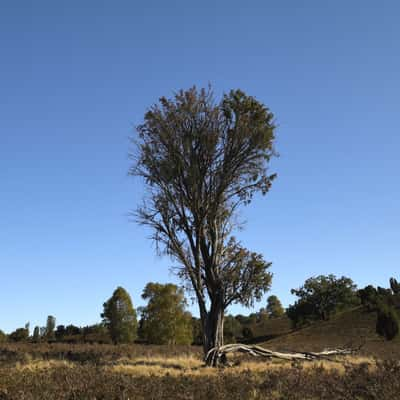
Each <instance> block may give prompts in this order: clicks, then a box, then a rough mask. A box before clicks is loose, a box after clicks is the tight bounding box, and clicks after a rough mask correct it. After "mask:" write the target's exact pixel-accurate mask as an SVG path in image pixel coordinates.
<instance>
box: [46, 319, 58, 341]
mask: <svg viewBox="0 0 400 400" xmlns="http://www.w3.org/2000/svg"><path fill="white" fill-rule="evenodd" d="M55 327H56V319H55V317H53V316H52V315H49V316H48V317H47V322H46V339H47V340H52V339H54V338H55V336H54V329H55Z"/></svg>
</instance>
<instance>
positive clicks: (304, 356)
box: [205, 343, 361, 366]
mask: <svg viewBox="0 0 400 400" xmlns="http://www.w3.org/2000/svg"><path fill="white" fill-rule="evenodd" d="M360 348H361V346H360V347H359V348H356V349H353V348H343V349H331V350H323V351H321V352H284V353H283V352H279V351H272V350H269V349H264V348H263V347H260V346H257V345H245V344H240V343H235V344H226V345H224V346H221V347H219V348H217V347H214V348H213V349H211V350H210V351H209V352H208V353H207V355H206V357H205V362H206V364H207V365H210V366H218V365H220V364H224V363H225V362H226V355H227V354H228V353H235V352H239V353H247V354H250V355H252V356H254V357H265V358H268V359H271V358H279V359H282V360H290V361H293V360H299V361H312V360H331V361H333V359H332V358H331V357H332V356H338V355H349V354H354V353H355V352H357V351H358V350H359V349H360Z"/></svg>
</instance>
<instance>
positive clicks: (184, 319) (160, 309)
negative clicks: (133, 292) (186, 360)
mask: <svg viewBox="0 0 400 400" xmlns="http://www.w3.org/2000/svg"><path fill="white" fill-rule="evenodd" d="M142 297H143V299H144V300H148V304H147V306H146V307H144V308H143V309H142V321H141V332H142V335H143V338H144V339H146V340H147V341H148V342H149V343H154V344H191V343H192V341H193V331H192V315H191V314H190V313H189V312H187V311H185V307H186V301H185V296H184V292H183V290H182V289H180V288H178V287H177V286H176V285H173V284H171V283H169V284H165V285H163V284H160V283H152V282H150V283H148V284H147V285H146V287H145V289H144V291H143V294H142Z"/></svg>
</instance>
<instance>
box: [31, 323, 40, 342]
mask: <svg viewBox="0 0 400 400" xmlns="http://www.w3.org/2000/svg"><path fill="white" fill-rule="evenodd" d="M39 340H40V328H39V327H38V326H35V328H34V329H33V336H32V341H33V342H35V343H37V342H38V341H39Z"/></svg>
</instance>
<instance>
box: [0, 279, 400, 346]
mask: <svg viewBox="0 0 400 400" xmlns="http://www.w3.org/2000/svg"><path fill="white" fill-rule="evenodd" d="M291 292H292V294H294V295H295V296H296V297H297V300H296V301H295V302H294V304H292V305H289V307H288V308H287V309H284V308H283V306H282V304H281V302H280V300H279V299H278V297H277V296H274V295H271V296H269V297H268V299H267V303H266V306H265V307H262V308H260V309H259V311H258V312H253V313H251V314H249V315H236V316H233V315H226V316H225V317H224V321H223V327H224V330H223V340H224V342H228V343H234V342H236V341H248V340H252V339H254V338H255V336H256V332H257V333H258V334H259V333H260V329H263V330H264V331H263V335H268V334H269V332H268V323H267V322H268V321H271V320H274V319H279V318H288V319H289V320H290V321H291V324H292V327H293V328H294V329H298V328H301V327H304V326H306V325H309V324H312V323H315V322H317V321H326V320H329V319H330V318H332V317H333V316H335V315H337V314H338V313H340V312H344V311H346V310H349V309H352V308H355V307H360V306H361V307H363V308H364V309H365V310H366V311H368V312H375V313H376V315H377V319H376V332H377V333H378V334H379V335H381V336H383V337H385V338H386V339H388V340H391V339H393V338H395V337H396V336H397V335H398V333H399V326H400V323H399V310H400V284H399V283H398V282H397V280H396V279H394V278H391V279H390V286H389V287H388V288H382V287H377V288H375V287H374V286H372V285H368V286H366V287H365V288H363V289H359V290H358V289H357V286H356V285H355V284H354V282H353V281H352V280H351V279H350V278H347V277H344V276H342V277H340V278H337V277H336V276H335V275H326V276H325V275H320V276H317V277H311V278H309V279H307V280H306V281H305V282H304V284H303V285H302V286H301V287H299V288H297V289H292V290H291ZM142 298H143V299H144V300H146V301H147V305H146V306H144V307H138V308H137V309H135V308H134V306H133V304H132V300H131V297H130V295H129V293H128V292H127V291H126V290H125V289H124V288H122V287H118V288H117V289H116V290H115V291H114V292H113V294H112V296H111V297H110V298H109V299H108V300H107V301H106V302H105V303H104V304H103V312H102V313H101V318H102V321H101V322H100V323H98V324H95V325H91V326H85V327H78V326H75V325H67V326H64V325H58V326H56V318H55V317H54V316H51V315H49V316H48V317H47V321H46V326H44V327H39V326H36V327H34V329H33V332H32V334H30V325H29V323H27V324H26V325H25V327H23V328H18V329H16V330H15V331H14V332H12V333H11V334H9V335H5V334H4V333H3V332H1V331H0V341H6V340H8V341H11V342H22V341H29V342H33V343H38V342H67V343H88V342H89V343H115V344H121V343H134V342H137V343H148V344H167V345H179V344H180V345H182V344H184V345H190V344H194V345H202V344H203V334H202V326H201V320H200V319H199V318H196V317H194V316H193V315H192V314H191V313H190V312H189V311H188V310H187V305H188V302H187V299H186V298H185V294H184V290H183V288H181V287H178V286H177V285H174V284H172V283H167V284H161V283H154V282H150V283H148V284H147V285H146V287H145V288H144V290H143V293H142ZM263 324H264V325H263Z"/></svg>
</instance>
